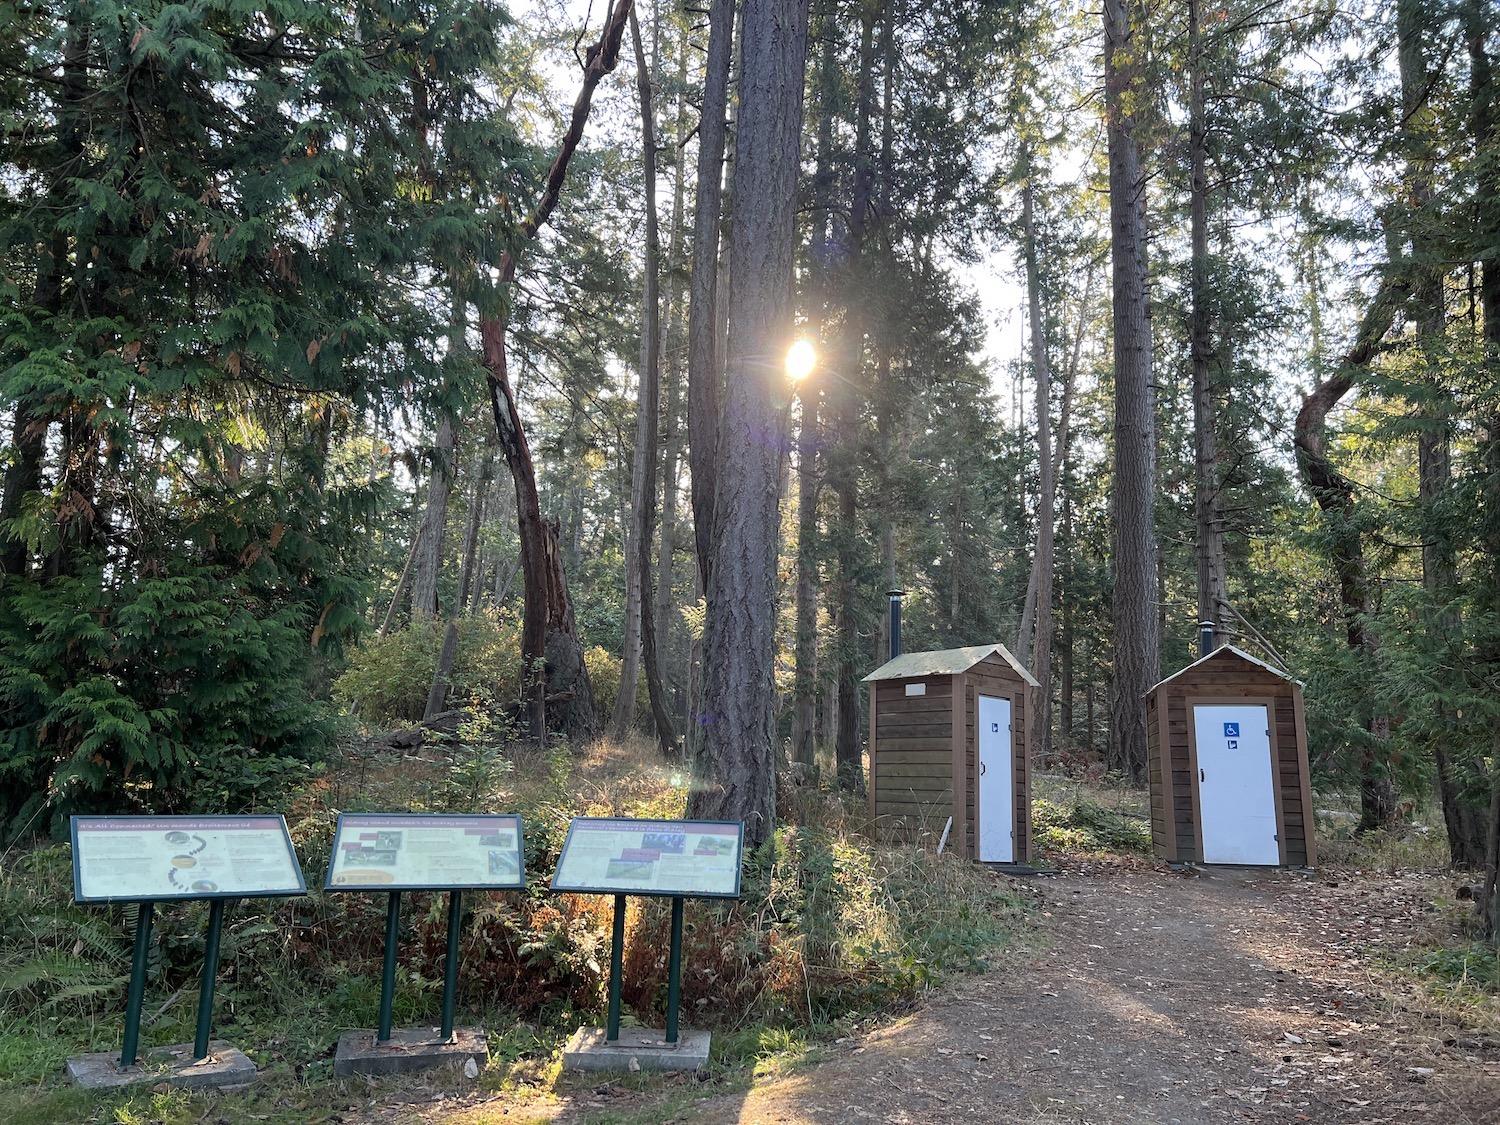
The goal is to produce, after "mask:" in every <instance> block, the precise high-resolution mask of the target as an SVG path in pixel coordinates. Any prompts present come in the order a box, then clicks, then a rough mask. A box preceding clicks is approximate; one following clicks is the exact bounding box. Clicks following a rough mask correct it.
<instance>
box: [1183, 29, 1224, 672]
mask: <svg viewBox="0 0 1500 1125" xmlns="http://www.w3.org/2000/svg"><path fill="white" fill-rule="evenodd" d="M1198 9H1199V0H1188V65H1189V68H1190V70H1189V78H1188V91H1189V92H1188V169H1189V177H1190V182H1191V186H1190V192H1189V194H1190V201H1189V213H1190V218H1189V226H1190V239H1189V240H1190V243H1191V247H1192V249H1191V261H1190V266H1189V286H1188V287H1189V289H1190V291H1191V292H1190V297H1191V301H1192V311H1191V313H1190V315H1189V328H1188V352H1189V365H1190V366H1191V368H1192V382H1193V466H1194V474H1193V523H1194V528H1195V531H1196V534H1195V536H1194V547H1195V551H1194V556H1195V561H1196V563H1197V571H1198V620H1199V621H1212V622H1213V623H1214V644H1215V646H1216V647H1217V645H1218V644H1219V643H1220V638H1221V637H1222V635H1223V632H1224V630H1225V626H1226V623H1227V619H1228V615H1229V584H1228V583H1229V579H1228V570H1227V566H1226V563H1225V556H1224V516H1223V512H1222V506H1221V504H1220V501H1219V439H1218V418H1217V411H1216V408H1215V403H1214V397H1213V387H1212V382H1211V378H1210V372H1211V366H1212V363H1213V345H1212V343H1211V342H1210V327H1211V323H1212V318H1213V311H1212V309H1211V307H1210V306H1211V301H1212V298H1211V296H1210V292H1209V279H1208V265H1209V262H1208V123H1207V121H1206V120H1205V109H1204V62H1203V37H1202V30H1201V25H1200V22H1199V10H1198Z"/></svg>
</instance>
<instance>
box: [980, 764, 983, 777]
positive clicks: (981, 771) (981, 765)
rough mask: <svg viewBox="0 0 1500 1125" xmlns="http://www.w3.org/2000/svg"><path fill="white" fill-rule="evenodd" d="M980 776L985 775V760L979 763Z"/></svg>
mask: <svg viewBox="0 0 1500 1125" xmlns="http://www.w3.org/2000/svg"><path fill="white" fill-rule="evenodd" d="M979 776H980V777H983V776H984V763H983V762H980V763H979Z"/></svg>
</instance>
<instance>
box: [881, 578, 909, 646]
mask: <svg viewBox="0 0 1500 1125" xmlns="http://www.w3.org/2000/svg"><path fill="white" fill-rule="evenodd" d="M885 596H886V597H887V598H889V599H890V603H891V655H890V659H891V660H895V659H896V657H898V656H900V655H901V599H902V598H904V597H905V596H906V591H905V590H887V591H886V592H885Z"/></svg>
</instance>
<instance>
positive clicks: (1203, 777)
mask: <svg viewBox="0 0 1500 1125" xmlns="http://www.w3.org/2000/svg"><path fill="white" fill-rule="evenodd" d="M1198 780H1199V781H1207V780H1208V775H1207V774H1205V773H1204V772H1203V771H1202V770H1199V771H1198Z"/></svg>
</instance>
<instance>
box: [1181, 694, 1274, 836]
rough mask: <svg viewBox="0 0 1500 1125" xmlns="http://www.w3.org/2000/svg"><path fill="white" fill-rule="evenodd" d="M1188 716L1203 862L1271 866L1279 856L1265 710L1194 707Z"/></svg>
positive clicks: (1257, 707)
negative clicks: (1194, 750) (1195, 760)
mask: <svg viewBox="0 0 1500 1125" xmlns="http://www.w3.org/2000/svg"><path fill="white" fill-rule="evenodd" d="M1192 711H1193V739H1194V743H1195V745H1196V747H1197V751H1198V778H1197V781H1198V815H1199V820H1200V822H1201V823H1202V825H1203V862H1204V863H1245V864H1269V865H1271V866H1275V865H1276V864H1278V863H1280V862H1281V851H1280V848H1279V847H1278V845H1277V841H1276V796H1275V794H1274V792H1272V788H1271V787H1272V785H1273V784H1274V779H1275V774H1274V771H1273V769H1272V764H1271V730H1270V719H1269V716H1268V715H1267V713H1266V708H1265V707H1264V706H1263V705H1261V704H1256V703H1197V704H1193V707H1192Z"/></svg>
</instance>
